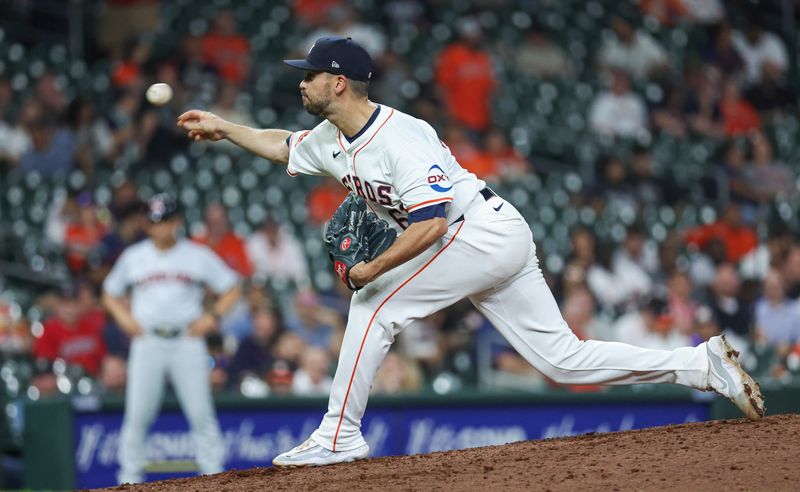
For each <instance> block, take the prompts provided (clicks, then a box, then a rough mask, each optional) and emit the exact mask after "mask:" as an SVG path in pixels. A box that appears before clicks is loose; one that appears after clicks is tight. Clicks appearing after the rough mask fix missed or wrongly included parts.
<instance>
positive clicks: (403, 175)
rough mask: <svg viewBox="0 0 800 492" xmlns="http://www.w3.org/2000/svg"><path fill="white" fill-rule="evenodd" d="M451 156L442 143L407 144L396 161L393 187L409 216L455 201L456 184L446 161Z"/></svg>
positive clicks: (395, 158) (418, 142) (398, 154)
mask: <svg viewBox="0 0 800 492" xmlns="http://www.w3.org/2000/svg"><path fill="white" fill-rule="evenodd" d="M447 157H449V152H447V153H445V152H444V147H443V146H442V144H441V143H439V142H436V143H434V142H431V141H428V140H422V141H417V142H412V143H408V144H404V145H403V148H402V151H400V152H397V153H396V156H395V157H394V169H393V174H394V185H395V189H396V190H397V194H398V195H399V196H400V202H401V203H402V204H403V207H405V209H406V211H408V212H409V213H411V212H413V211H414V210H417V209H421V208H424V207H429V206H431V205H436V204H439V203H441V204H445V205H446V204H448V203H450V202H452V201H453V183H452V182H451V181H450V177H449V176H448V175H447V171H446V169H447V166H446V165H445V163H444V160H445V159H446V158H447Z"/></svg>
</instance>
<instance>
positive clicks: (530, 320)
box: [178, 37, 764, 466]
mask: <svg viewBox="0 0 800 492" xmlns="http://www.w3.org/2000/svg"><path fill="white" fill-rule="evenodd" d="M285 63H287V64H288V65H290V66H292V67H295V68H299V69H301V70H304V71H305V78H303V80H302V82H300V94H301V96H302V100H303V106H304V107H305V109H306V110H307V111H308V112H309V113H311V114H314V115H318V116H321V117H322V118H324V121H323V122H322V123H320V124H319V125H318V126H316V127H315V128H314V129H312V130H305V131H298V132H294V133H293V132H289V131H286V130H275V129H267V130H257V129H253V128H248V127H244V126H240V125H236V124H234V123H231V122H228V121H225V120H223V119H221V118H219V117H217V116H216V115H214V114H211V113H208V112H204V111H196V110H192V111H188V112H186V113H184V114H183V115H181V116H180V117H179V118H178V125H179V126H181V127H183V128H185V129H186V130H188V136H189V138H192V139H195V140H212V141H214V140H221V139H228V140H230V141H231V142H233V143H235V144H237V145H239V146H241V147H243V148H245V149H247V150H249V151H250V152H253V153H255V154H257V155H259V156H262V157H264V158H266V159H269V160H271V161H274V162H281V163H287V164H288V167H287V172H288V173H289V174H290V175H291V176H297V175H299V174H310V175H331V176H334V177H335V178H336V179H338V180H339V181H340V182H341V183H342V185H344V186H345V187H346V188H348V189H349V190H350V191H351V192H352V193H354V194H356V195H358V197H360V198H361V199H362V200H363V201H364V203H365V208H368V209H369V212H371V213H372V214H374V217H373V216H369V213H364V212H363V211H360V212H359V211H358V210H356V211H355V212H354V211H353V208H354V205H353V200H352V199H350V198H348V201H346V202H345V204H343V207H345V210H340V211H337V212H336V216H335V220H334V221H332V222H334V223H335V225H336V227H334V228H331V227H330V226H329V227H328V229H327V230H326V244H327V245H328V248H329V252H330V254H331V257H332V258H333V260H334V267H335V271H336V273H337V275H338V276H339V277H340V278H341V279H342V281H343V282H345V283H347V285H348V286H349V287H351V288H353V289H357V291H356V293H355V294H354V295H353V297H352V301H351V305H350V315H349V319H348V323H347V329H346V333H345V337H344V341H343V343H342V348H341V352H340V354H339V363H338V366H337V368H336V375H335V377H334V383H333V387H332V389H331V395H330V400H329V404H328V411H327V413H326V414H325V416H324V418H323V419H322V423H321V424H320V426H319V428H318V429H317V430H316V431H315V432H314V433H313V434H312V435H311V437H310V438H309V439H308V440H307V441H306V442H304V443H303V444H301V445H299V446H297V447H296V448H294V449H292V450H290V451H287V452H285V453H283V454H281V455H279V456H277V457H276V458H275V459H274V461H273V463H274V464H275V465H278V466H304V465H326V464H330V463H339V462H344V461H353V460H357V459H362V458H365V457H366V456H367V455H368V454H369V448H368V446H367V443H366V441H365V440H364V438H363V436H362V434H361V430H360V426H361V418H362V416H363V415H364V411H365V409H366V406H367V397H368V395H369V390H370V386H371V385H372V380H373V378H374V376H375V372H376V371H377V369H378V366H379V365H380V363H381V361H382V360H383V357H384V355H385V354H386V352H387V351H388V350H389V347H390V346H391V344H392V342H393V341H394V337H395V335H396V334H397V333H398V332H399V331H401V330H402V329H403V328H404V327H406V326H407V325H408V324H409V323H411V322H412V321H413V320H416V319H419V318H424V317H425V316H428V315H430V314H432V313H434V312H436V311H439V310H441V309H443V308H446V307H448V306H450V305H452V304H454V303H455V302H457V301H458V300H460V299H463V298H464V297H467V298H469V299H470V301H472V303H473V304H474V305H475V307H476V308H477V309H478V310H479V311H480V312H481V313H483V315H484V316H486V317H487V318H488V319H489V320H490V321H491V322H492V324H493V325H494V326H495V327H496V328H497V330H499V331H500V333H502V334H503V336H505V338H506V339H508V341H509V342H510V343H511V345H513V346H514V348H515V349H516V350H517V351H518V352H519V353H520V354H521V355H522V356H524V357H525V358H526V359H527V360H528V361H529V362H530V363H531V364H532V365H533V366H535V367H536V368H537V369H538V370H539V371H541V372H542V373H543V374H545V375H547V376H548V377H549V378H551V379H553V380H555V381H557V382H559V383H572V384H616V385H620V384H635V383H677V384H681V385H684V386H689V387H691V388H697V389H700V390H716V391H717V392H718V393H720V394H721V395H723V396H725V397H727V398H730V399H731V400H732V401H733V402H734V403H735V404H736V405H737V406H738V407H739V408H740V409H741V410H742V411H743V412H744V413H745V414H746V415H747V416H748V417H749V418H751V419H758V418H760V417H761V416H762V415H763V412H764V403H763V398H762V397H761V394H760V392H759V388H758V385H757V384H756V382H755V381H754V380H753V379H752V378H751V377H750V376H749V375H747V374H746V373H745V372H744V371H743V370H742V368H741V366H740V365H739V363H738V361H737V354H736V353H735V352H734V351H733V349H732V348H731V347H730V345H728V343H727V342H726V340H725V339H724V338H722V337H716V338H713V339H711V340H710V341H709V342H707V343H703V344H701V345H699V346H697V347H684V348H679V349H676V350H673V351H666V350H648V349H643V348H639V347H634V346H631V345H627V344H623V343H609V342H599V341H593V340H589V341H581V340H579V339H578V338H577V337H576V336H575V335H574V334H573V333H572V331H571V330H570V328H569V326H567V324H566V322H565V321H564V319H563V318H562V316H561V314H560V312H559V309H558V305H557V304H556V302H555V300H554V298H553V296H552V294H551V292H550V290H549V289H548V287H547V284H546V283H545V280H544V278H543V276H542V272H541V270H540V269H539V265H538V263H537V259H536V254H535V252H536V247H535V245H534V242H533V239H532V236H531V231H530V227H529V226H528V224H527V223H526V222H525V220H524V219H523V217H522V216H521V215H520V214H519V212H518V211H517V210H516V209H515V208H514V207H513V206H512V205H511V204H510V203H509V202H507V201H505V200H503V199H502V198H501V197H499V196H497V195H496V194H495V193H494V192H492V190H490V189H489V188H487V187H486V185H485V183H484V182H483V181H481V180H479V179H477V178H476V177H475V175H473V174H471V173H469V172H467V171H466V170H464V169H463V168H462V167H461V166H460V165H459V164H458V162H456V160H455V158H454V157H453V155H452V154H451V152H450V150H449V149H448V148H447V146H446V145H444V143H442V141H441V140H440V139H439V138H438V136H437V135H436V132H435V131H434V130H433V128H432V127H431V126H430V125H429V124H427V123H426V122H424V121H422V120H419V119H416V118H414V117H412V116H409V115H407V114H403V113H401V112H400V111H397V110H395V109H392V108H390V107H388V106H383V105H380V104H376V103H374V102H372V101H371V100H370V99H369V98H368V93H367V92H368V86H369V80H370V78H371V76H372V70H373V68H372V60H371V59H370V57H369V55H368V54H367V52H366V51H365V50H364V49H363V48H362V47H361V46H359V45H358V44H357V43H356V42H355V41H353V40H352V39H350V38H347V39H345V38H335V37H327V38H320V39H318V40H317V42H316V43H315V44H314V46H313V47H312V48H311V50H310V51H309V52H308V55H307V56H306V58H305V59H303V60H287V61H285ZM355 208H357V206H356V207H355ZM382 221H385V222H386V223H388V224H389V225H390V227H391V228H392V229H394V230H395V231H396V232H397V233H398V235H397V238H396V240H394V238H393V237H388V238H387V237H386V236H385V234H382V233H381V232H380V231H382V230H383V228H384V226H383V222H382ZM369 231H373V232H372V233H371V232H369ZM374 231H379V232H378V233H374ZM387 243H391V244H390V245H389V246H388V247H386V248H385V249H382V247H379V248H371V247H370V245H371V244H383V245H386V244H387ZM349 251H355V253H354V254H349V253H348V252H349ZM381 251H382V252H381Z"/></svg>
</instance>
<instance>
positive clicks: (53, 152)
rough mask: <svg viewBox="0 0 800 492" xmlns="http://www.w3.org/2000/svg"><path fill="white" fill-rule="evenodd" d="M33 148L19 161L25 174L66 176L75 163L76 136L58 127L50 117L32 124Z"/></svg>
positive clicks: (44, 117)
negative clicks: (33, 172)
mask: <svg viewBox="0 0 800 492" xmlns="http://www.w3.org/2000/svg"><path fill="white" fill-rule="evenodd" d="M30 132H31V134H30V135H31V142H32V146H31V148H30V149H29V150H28V151H26V152H25V153H24V154H22V156H21V157H20V159H19V167H20V169H22V170H23V171H25V172H31V171H37V172H39V173H42V174H44V175H46V176H52V175H54V174H65V173H67V172H68V171H69V170H71V169H72V166H73V163H74V162H75V151H76V141H75V136H74V135H73V134H72V133H71V132H70V131H68V130H67V129H65V128H60V127H56V125H55V123H54V122H53V121H52V119H51V118H49V117H48V116H43V117H42V118H41V119H39V120H37V121H36V122H34V123H32V124H31V127H30Z"/></svg>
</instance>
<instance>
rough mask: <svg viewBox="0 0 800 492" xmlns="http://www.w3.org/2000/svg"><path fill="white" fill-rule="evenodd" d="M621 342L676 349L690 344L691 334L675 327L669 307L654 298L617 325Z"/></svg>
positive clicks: (615, 324) (639, 345) (615, 328)
mask: <svg viewBox="0 0 800 492" xmlns="http://www.w3.org/2000/svg"><path fill="white" fill-rule="evenodd" d="M614 332H615V333H616V337H617V340H618V341H620V342H624V343H630V344H631V345H636V346H637V347H644V348H650V349H661V350H673V349H676V348H678V347H685V346H687V345H689V344H690V339H689V337H688V335H685V334H682V333H681V332H680V331H679V330H677V329H676V327H675V320H674V318H673V316H672V313H670V311H669V305H668V304H667V302H666V301H665V300H664V299H662V298H660V297H653V298H651V299H649V300H647V301H646V302H644V303H643V304H642V307H641V308H640V309H639V310H638V311H635V312H632V313H629V314H626V315H625V316H623V317H621V318H620V319H618V320H617V322H616V323H614Z"/></svg>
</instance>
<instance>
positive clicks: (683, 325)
mask: <svg viewBox="0 0 800 492" xmlns="http://www.w3.org/2000/svg"><path fill="white" fill-rule="evenodd" d="M667 282H668V283H667V303H668V305H669V312H670V313H671V314H672V318H673V323H674V325H675V329H676V330H678V332H680V333H682V334H684V335H691V333H692V331H693V327H694V323H695V312H696V311H697V303H696V302H695V301H694V299H692V297H691V296H692V291H693V290H694V287H693V285H692V279H691V277H690V276H689V274H688V273H686V272H682V271H680V270H677V269H676V270H675V271H673V272H672V274H670V276H669V279H668V281H667Z"/></svg>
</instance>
